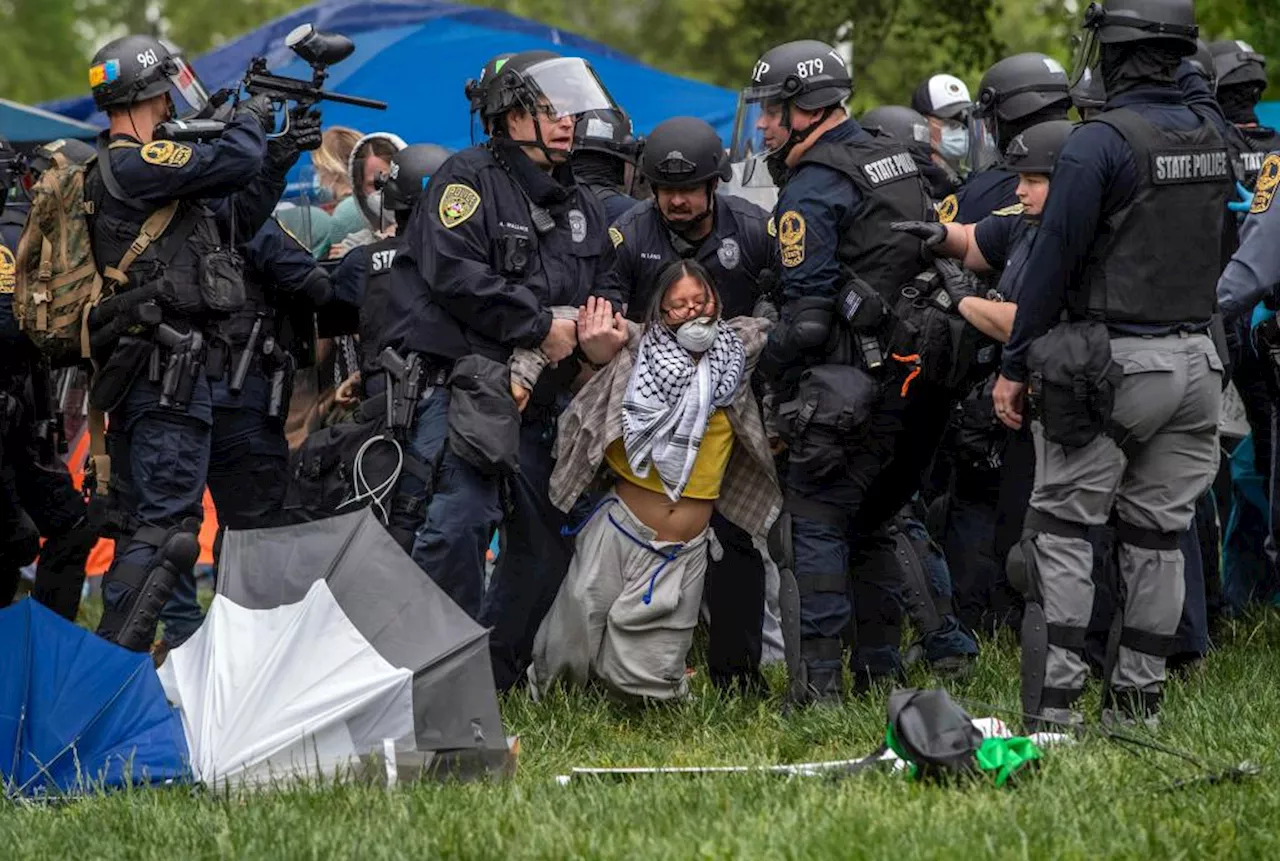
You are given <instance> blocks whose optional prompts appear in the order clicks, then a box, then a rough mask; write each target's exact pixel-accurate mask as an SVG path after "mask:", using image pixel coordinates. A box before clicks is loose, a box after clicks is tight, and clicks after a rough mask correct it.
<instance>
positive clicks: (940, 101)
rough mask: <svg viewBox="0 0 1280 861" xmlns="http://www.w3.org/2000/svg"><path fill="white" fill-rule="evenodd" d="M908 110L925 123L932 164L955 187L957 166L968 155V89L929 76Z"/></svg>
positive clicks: (970, 103)
mask: <svg viewBox="0 0 1280 861" xmlns="http://www.w3.org/2000/svg"><path fill="white" fill-rule="evenodd" d="M911 107H912V109H913V110H915V111H917V112H918V113H920V114H923V115H924V117H925V118H926V119H927V120H928V121H929V143H930V145H931V146H932V147H933V163H934V164H936V165H937V166H938V167H940V168H942V169H944V170H945V171H946V172H947V173H948V175H949V176H950V177H951V178H952V180H953V184H956V185H958V184H959V182H960V166H961V163H962V162H963V161H964V159H965V156H966V155H968V152H969V131H968V126H967V123H968V120H969V111H971V110H972V109H973V100H972V98H970V96H969V88H968V87H967V86H965V83H964V81H962V80H960V79H959V78H957V77H956V76H955V75H931V76H929V77H928V78H926V79H925V80H924V81H923V82H922V83H921V84H920V86H918V87H916V91H915V92H914V93H913V94H912V95H911ZM904 143H906V142H905V141H904Z"/></svg>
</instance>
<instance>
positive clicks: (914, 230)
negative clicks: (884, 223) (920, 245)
mask: <svg viewBox="0 0 1280 861" xmlns="http://www.w3.org/2000/svg"><path fill="white" fill-rule="evenodd" d="M889 229H890V230H896V231H897V232H898V233H910V234H911V235H912V236H914V237H916V238H917V239H920V240H923V241H924V245H925V247H926V248H933V247H934V246H935V245H938V244H940V243H942V242H943V241H944V240H945V239H946V238H947V226H946V225H945V224H939V223H938V222H936V221H895V222H894V223H893V224H890V225H889Z"/></svg>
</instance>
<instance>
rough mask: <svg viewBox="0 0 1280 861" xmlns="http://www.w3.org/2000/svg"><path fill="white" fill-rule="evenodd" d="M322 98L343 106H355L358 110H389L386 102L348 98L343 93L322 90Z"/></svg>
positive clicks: (360, 97) (363, 98)
mask: <svg viewBox="0 0 1280 861" xmlns="http://www.w3.org/2000/svg"><path fill="white" fill-rule="evenodd" d="M320 98H322V99H326V100H328V101H330V102H338V103H339V104H343V105H354V106H355V107H357V108H371V109H372V110H375V111H385V110H386V109H387V103H386V102H380V101H378V100H377V99H366V98H365V97H364V96H346V95H343V94H342V93H330V92H326V91H324V90H321V91H320Z"/></svg>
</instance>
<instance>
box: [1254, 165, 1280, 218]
mask: <svg viewBox="0 0 1280 861" xmlns="http://www.w3.org/2000/svg"><path fill="white" fill-rule="evenodd" d="M1277 186H1280V153H1272V154H1271V155H1269V156H1267V158H1266V160H1265V161H1263V162H1262V168H1261V169H1260V170H1259V171H1258V182H1257V185H1255V186H1254V190H1253V205H1252V206H1250V207H1249V212H1250V214H1253V215H1257V214H1259V213H1262V212H1266V211H1267V210H1268V209H1270V208H1271V202H1272V201H1273V200H1275V197H1276V187H1277Z"/></svg>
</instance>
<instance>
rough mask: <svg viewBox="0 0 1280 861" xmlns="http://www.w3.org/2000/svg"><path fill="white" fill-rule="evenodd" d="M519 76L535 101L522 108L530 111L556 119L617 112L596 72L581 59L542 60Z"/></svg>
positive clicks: (616, 106) (616, 107)
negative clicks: (593, 112) (593, 113)
mask: <svg viewBox="0 0 1280 861" xmlns="http://www.w3.org/2000/svg"><path fill="white" fill-rule="evenodd" d="M521 74H522V76H523V78H524V80H525V82H526V84H528V87H529V90H530V91H531V92H530V93H529V95H530V96H532V97H533V98H534V100H535V101H534V103H532V104H528V105H526V106H525V107H526V108H527V109H530V111H531V112H533V111H537V112H539V113H543V114H545V115H547V116H550V117H552V118H553V119H557V120H559V119H563V118H565V117H576V116H577V115H579V114H583V113H586V112H587V111H604V110H614V111H617V110H620V109H619V108H618V105H617V104H616V103H615V102H614V101H613V97H612V96H610V95H609V91H608V90H606V89H605V87H604V84H602V83H600V79H599V78H598V77H596V73H595V71H594V70H592V68H591V67H590V66H589V65H587V62H586V61H585V60H583V59H581V58H580V57H557V58H555V59H553V60H543V61H542V62H540V63H534V64H533V65H532V66H530V67H529V68H527V69H525V70H524V71H523V72H522V73H521Z"/></svg>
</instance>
